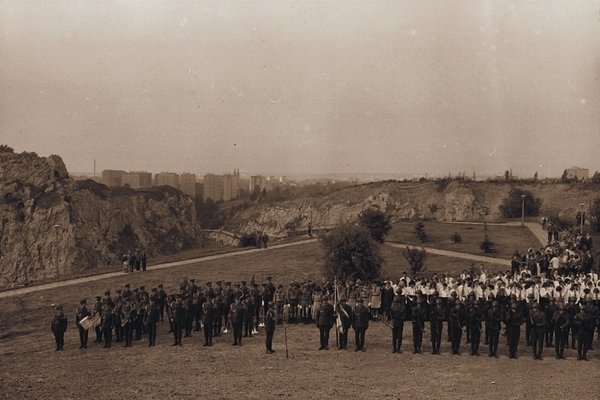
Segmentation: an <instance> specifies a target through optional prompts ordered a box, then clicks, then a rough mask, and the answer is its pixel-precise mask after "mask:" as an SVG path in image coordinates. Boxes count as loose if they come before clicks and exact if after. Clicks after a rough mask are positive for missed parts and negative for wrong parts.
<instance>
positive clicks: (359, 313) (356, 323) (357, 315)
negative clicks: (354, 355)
mask: <svg viewBox="0 0 600 400" xmlns="http://www.w3.org/2000/svg"><path fill="white" fill-rule="evenodd" d="M363 302H364V300H363V299H362V297H359V298H358V299H357V300H356V306H354V310H352V314H353V318H352V321H353V324H352V328H353V329H354V336H355V341H356V350H355V351H359V350H360V351H365V333H366V331H367V329H369V318H370V317H371V313H370V312H369V309H368V308H367V307H365V306H364V304H363Z"/></svg>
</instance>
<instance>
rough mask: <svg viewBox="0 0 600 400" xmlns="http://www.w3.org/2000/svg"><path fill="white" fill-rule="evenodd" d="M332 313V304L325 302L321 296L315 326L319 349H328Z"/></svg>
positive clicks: (324, 298) (325, 299)
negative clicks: (317, 331)
mask: <svg viewBox="0 0 600 400" xmlns="http://www.w3.org/2000/svg"><path fill="white" fill-rule="evenodd" d="M333 314H334V309H333V306H332V305H331V304H329V303H328V302H327V298H326V297H325V296H321V304H320V305H319V308H318V309H317V314H316V324H317V328H319V339H320V346H319V350H323V349H325V350H329V331H331V327H332V326H333V322H334V315H333Z"/></svg>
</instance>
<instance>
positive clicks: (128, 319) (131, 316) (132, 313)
mask: <svg viewBox="0 0 600 400" xmlns="http://www.w3.org/2000/svg"><path fill="white" fill-rule="evenodd" d="M136 318H137V312H136V310H135V308H134V307H133V305H132V300H131V298H128V299H127V300H126V301H125V305H124V306H123V311H122V316H121V320H122V322H121V323H122V324H123V335H124V337H125V346H123V347H131V346H133V323H134V321H135V319H136Z"/></svg>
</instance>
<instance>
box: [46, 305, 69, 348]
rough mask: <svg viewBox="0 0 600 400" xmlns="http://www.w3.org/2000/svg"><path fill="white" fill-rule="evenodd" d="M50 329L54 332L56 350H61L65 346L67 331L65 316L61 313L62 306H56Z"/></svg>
mask: <svg viewBox="0 0 600 400" xmlns="http://www.w3.org/2000/svg"><path fill="white" fill-rule="evenodd" d="M50 330H51V331H52V333H53V334H54V341H55V342H56V350H55V351H62V350H63V347H64V346H65V332H66V331H67V317H66V316H65V314H63V307H62V306H58V307H56V312H55V314H54V318H52V322H51V323H50Z"/></svg>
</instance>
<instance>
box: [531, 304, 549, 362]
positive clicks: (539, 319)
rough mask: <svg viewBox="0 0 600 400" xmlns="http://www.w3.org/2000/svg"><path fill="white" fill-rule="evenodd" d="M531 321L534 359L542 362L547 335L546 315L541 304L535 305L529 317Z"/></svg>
mask: <svg viewBox="0 0 600 400" xmlns="http://www.w3.org/2000/svg"><path fill="white" fill-rule="evenodd" d="M529 318H530V319H531V340H530V341H531V346H532V347H533V359H534V360H541V359H542V351H543V349H544V336H545V334H546V324H547V322H546V314H545V313H544V312H543V311H542V310H540V305H539V303H534V304H533V309H532V311H531V313H530V315H529Z"/></svg>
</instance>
